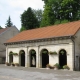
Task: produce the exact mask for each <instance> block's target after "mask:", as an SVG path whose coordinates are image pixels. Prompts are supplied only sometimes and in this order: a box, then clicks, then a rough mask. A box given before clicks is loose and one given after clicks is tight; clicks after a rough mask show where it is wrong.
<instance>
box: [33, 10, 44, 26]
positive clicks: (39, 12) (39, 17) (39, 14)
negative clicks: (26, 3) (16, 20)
mask: <svg viewBox="0 0 80 80" xmlns="http://www.w3.org/2000/svg"><path fill="white" fill-rule="evenodd" d="M33 12H34V14H35V16H36V18H37V19H38V22H39V26H40V23H41V20H42V13H43V11H42V10H41V9H38V10H34V9H33Z"/></svg>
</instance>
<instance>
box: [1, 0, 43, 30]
mask: <svg viewBox="0 0 80 80" xmlns="http://www.w3.org/2000/svg"><path fill="white" fill-rule="evenodd" d="M43 5H44V2H43V1H42V0H0V26H2V27H3V28H4V27H5V24H6V21H7V19H8V17H9V15H10V17H11V21H12V23H13V25H15V26H16V27H17V28H18V29H20V28H21V21H20V20H21V19H20V15H21V14H22V13H23V12H24V10H27V8H28V7H31V8H32V9H43Z"/></svg>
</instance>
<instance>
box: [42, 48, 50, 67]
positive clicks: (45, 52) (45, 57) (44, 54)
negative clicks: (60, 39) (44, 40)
mask: <svg viewBox="0 0 80 80" xmlns="http://www.w3.org/2000/svg"><path fill="white" fill-rule="evenodd" d="M41 61H42V62H41V64H42V68H46V65H47V64H49V55H48V50H47V49H43V50H42V51H41Z"/></svg>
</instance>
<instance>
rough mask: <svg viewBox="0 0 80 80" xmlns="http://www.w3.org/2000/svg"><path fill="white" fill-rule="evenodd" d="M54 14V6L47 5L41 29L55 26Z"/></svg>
mask: <svg viewBox="0 0 80 80" xmlns="http://www.w3.org/2000/svg"><path fill="white" fill-rule="evenodd" d="M54 19H55V16H54V12H53V10H52V6H51V5H50V4H49V3H48V4H45V9H44V12H43V17H42V21H41V25H40V26H41V27H44V26H49V25H53V24H54Z"/></svg>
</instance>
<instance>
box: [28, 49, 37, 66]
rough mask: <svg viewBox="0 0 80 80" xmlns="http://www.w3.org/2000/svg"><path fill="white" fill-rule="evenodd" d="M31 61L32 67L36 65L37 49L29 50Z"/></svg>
mask: <svg viewBox="0 0 80 80" xmlns="http://www.w3.org/2000/svg"><path fill="white" fill-rule="evenodd" d="M29 63H30V67H36V51H35V50H34V49H31V50H30V51H29Z"/></svg>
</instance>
